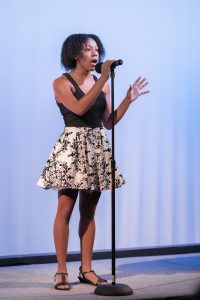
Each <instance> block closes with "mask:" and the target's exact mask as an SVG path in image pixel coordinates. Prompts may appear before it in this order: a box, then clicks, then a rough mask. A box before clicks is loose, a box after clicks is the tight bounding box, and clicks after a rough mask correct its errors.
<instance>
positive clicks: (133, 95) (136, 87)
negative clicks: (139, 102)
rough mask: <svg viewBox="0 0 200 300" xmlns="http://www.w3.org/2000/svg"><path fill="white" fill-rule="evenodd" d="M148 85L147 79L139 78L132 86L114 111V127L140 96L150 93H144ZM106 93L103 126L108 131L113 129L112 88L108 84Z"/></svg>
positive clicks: (105, 88)
mask: <svg viewBox="0 0 200 300" xmlns="http://www.w3.org/2000/svg"><path fill="white" fill-rule="evenodd" d="M147 84H148V82H147V81H146V78H143V79H141V77H138V79H137V80H136V81H135V82H134V84H133V85H130V87H129V89H128V91H127V94H126V97H125V98H124V99H123V100H122V102H121V103H120V105H119V106H118V108H117V109H116V110H115V111H114V125H116V124H117V123H118V122H119V121H120V120H121V118H122V117H123V115H124V114H125V112H126V111H127V109H128V108H129V106H130V104H131V103H132V102H133V101H135V100H136V99H137V98H138V97H139V96H141V95H144V94H146V93H149V91H143V92H142V90H143V88H144V87H145V86H146V85H147ZM104 93H105V97H106V110H105V112H104V114H103V119H102V121H103V124H104V126H105V128H106V129H111V128H112V116H111V103H110V88H109V85H108V83H106V84H105V87H104Z"/></svg>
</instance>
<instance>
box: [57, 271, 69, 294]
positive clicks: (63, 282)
mask: <svg viewBox="0 0 200 300" xmlns="http://www.w3.org/2000/svg"><path fill="white" fill-rule="evenodd" d="M57 275H62V281H59V282H57V283H56V284H55V285H54V288H55V289H56V290H60V291H62V290H63V291H69V290H70V288H71V287H70V284H69V282H67V281H66V280H65V275H67V276H68V273H64V272H57V273H56V274H55V275H54V281H56V276H57ZM62 285H68V287H67V288H66V287H65V288H59V286H62Z"/></svg>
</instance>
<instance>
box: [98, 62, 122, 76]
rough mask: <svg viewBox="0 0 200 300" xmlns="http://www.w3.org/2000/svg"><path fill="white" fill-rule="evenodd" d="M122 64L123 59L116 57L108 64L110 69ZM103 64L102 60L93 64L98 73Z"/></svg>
mask: <svg viewBox="0 0 200 300" xmlns="http://www.w3.org/2000/svg"><path fill="white" fill-rule="evenodd" d="M122 64H123V60H122V59H118V60H115V61H114V62H113V63H112V65H111V66H110V68H111V69H114V68H116V67H117V66H120V65H122ZM102 65H103V63H102V62H99V63H97V64H96V66H95V71H96V72H97V73H99V74H101V66H102Z"/></svg>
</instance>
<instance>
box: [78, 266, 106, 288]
mask: <svg viewBox="0 0 200 300" xmlns="http://www.w3.org/2000/svg"><path fill="white" fill-rule="evenodd" d="M79 270H80V273H79V276H78V279H79V281H80V283H87V284H92V285H95V286H99V285H102V283H103V284H107V283H108V282H107V280H106V279H104V278H101V277H100V276H98V275H97V274H96V273H95V271H94V270H90V271H87V272H83V271H82V267H81V266H80V268H79ZM87 273H94V274H95V275H96V276H97V278H98V279H97V282H96V283H94V282H92V281H91V280H89V279H87V278H85V274H87ZM80 275H81V276H80Z"/></svg>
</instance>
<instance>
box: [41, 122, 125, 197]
mask: <svg viewBox="0 0 200 300" xmlns="http://www.w3.org/2000/svg"><path fill="white" fill-rule="evenodd" d="M111 158H112V153H111V147H110V144H109V141H108V138H107V135H106V132H105V130H104V128H100V127H97V128H89V127H65V129H64V132H63V133H62V134H61V136H60V138H59V139H58V141H57V142H56V144H55V146H54V148H53V150H52V152H51V154H50V157H49V159H48V160H47V163H46V166H45V167H44V170H43V172H42V175H41V177H40V178H39V181H38V183H37V185H38V186H40V187H42V188H44V189H65V188H69V189H83V190H98V191H102V190H108V189H111ZM124 183H125V180H124V178H123V176H122V175H121V173H120V171H119V169H118V167H117V166H116V168H115V187H116V188H118V187H121V186H122V185H123V184H124Z"/></svg>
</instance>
